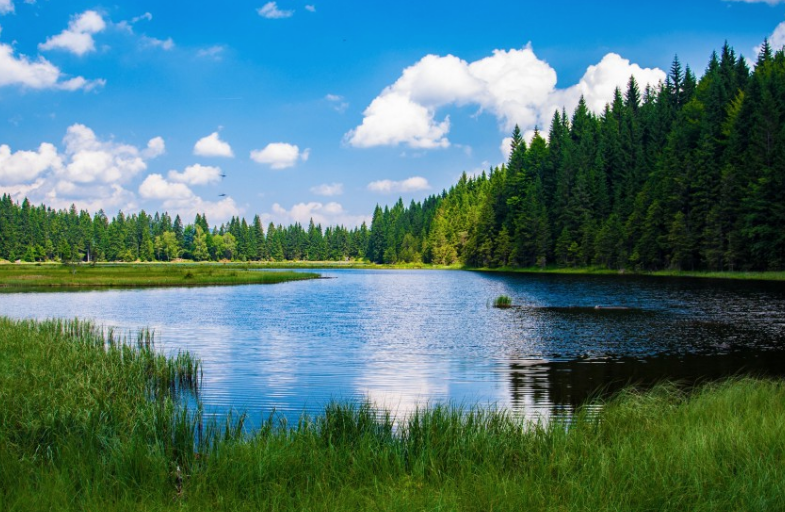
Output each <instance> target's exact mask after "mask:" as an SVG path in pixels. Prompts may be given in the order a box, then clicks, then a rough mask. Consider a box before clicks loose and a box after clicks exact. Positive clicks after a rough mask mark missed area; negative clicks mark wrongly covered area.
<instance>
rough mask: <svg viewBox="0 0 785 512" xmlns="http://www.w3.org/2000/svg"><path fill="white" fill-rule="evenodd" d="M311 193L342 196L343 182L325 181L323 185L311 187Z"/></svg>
mask: <svg viewBox="0 0 785 512" xmlns="http://www.w3.org/2000/svg"><path fill="white" fill-rule="evenodd" d="M311 193H313V194H316V195H317V196H326V197H330V196H340V195H341V194H343V183H329V184H327V183H323V184H322V185H317V186H315V187H311Z"/></svg>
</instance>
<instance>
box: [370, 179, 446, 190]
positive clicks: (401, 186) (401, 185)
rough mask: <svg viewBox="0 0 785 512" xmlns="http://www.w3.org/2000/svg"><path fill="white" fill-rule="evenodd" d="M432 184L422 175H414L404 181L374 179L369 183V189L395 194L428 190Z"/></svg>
mask: <svg viewBox="0 0 785 512" xmlns="http://www.w3.org/2000/svg"><path fill="white" fill-rule="evenodd" d="M429 188H431V186H430V185H429V184H428V180H426V179H425V178H423V177H420V176H414V177H412V178H407V179H405V180H402V181H392V180H380V181H372V182H371V183H369V184H368V190H370V191H371V192H378V193H380V194H393V193H400V192H416V191H418V190H428V189H429Z"/></svg>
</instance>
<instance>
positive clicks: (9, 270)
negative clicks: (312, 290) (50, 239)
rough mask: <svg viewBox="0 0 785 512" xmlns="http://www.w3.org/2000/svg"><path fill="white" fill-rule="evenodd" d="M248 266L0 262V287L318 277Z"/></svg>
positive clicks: (124, 285)
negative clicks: (15, 263)
mask: <svg viewBox="0 0 785 512" xmlns="http://www.w3.org/2000/svg"><path fill="white" fill-rule="evenodd" d="M250 270H255V267H252V266H249V265H239V264H237V265H232V264H229V265H221V264H215V265H208V264H193V263H192V264H180V263H147V264H119V265H113V264H98V265H72V266H69V265H59V264H48V265H46V264H44V265H0V290H2V289H6V290H13V289H30V288H34V289H58V288H60V289H62V288H65V289H85V288H86V289H95V288H139V287H172V286H176V287H181V286H226V285H242V284H275V283H283V282H288V281H301V280H306V279H317V278H319V277H320V275H319V274H316V273H306V272H264V271H254V272H251V271H250Z"/></svg>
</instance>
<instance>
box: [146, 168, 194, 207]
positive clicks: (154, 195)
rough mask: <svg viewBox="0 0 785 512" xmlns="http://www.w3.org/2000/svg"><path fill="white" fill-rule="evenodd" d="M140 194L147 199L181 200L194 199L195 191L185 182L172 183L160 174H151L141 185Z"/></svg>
mask: <svg viewBox="0 0 785 512" xmlns="http://www.w3.org/2000/svg"><path fill="white" fill-rule="evenodd" d="M139 195H141V196H142V197H143V198H145V199H160V200H169V201H180V200H183V199H193V198H194V193H193V192H192V191H191V189H190V188H188V185H185V184H184V183H170V182H168V181H166V180H165V179H164V177H163V176H161V175H160V174H150V175H149V176H147V178H145V179H144V181H143V182H142V184H141V185H139Z"/></svg>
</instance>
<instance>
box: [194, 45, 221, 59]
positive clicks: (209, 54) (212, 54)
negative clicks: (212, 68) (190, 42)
mask: <svg viewBox="0 0 785 512" xmlns="http://www.w3.org/2000/svg"><path fill="white" fill-rule="evenodd" d="M224 51H226V48H225V47H223V46H221V45H215V46H211V47H209V48H203V49H201V50H199V51H198V52H196V56H197V57H201V58H208V59H213V60H221V58H222V57H223V53H224Z"/></svg>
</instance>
